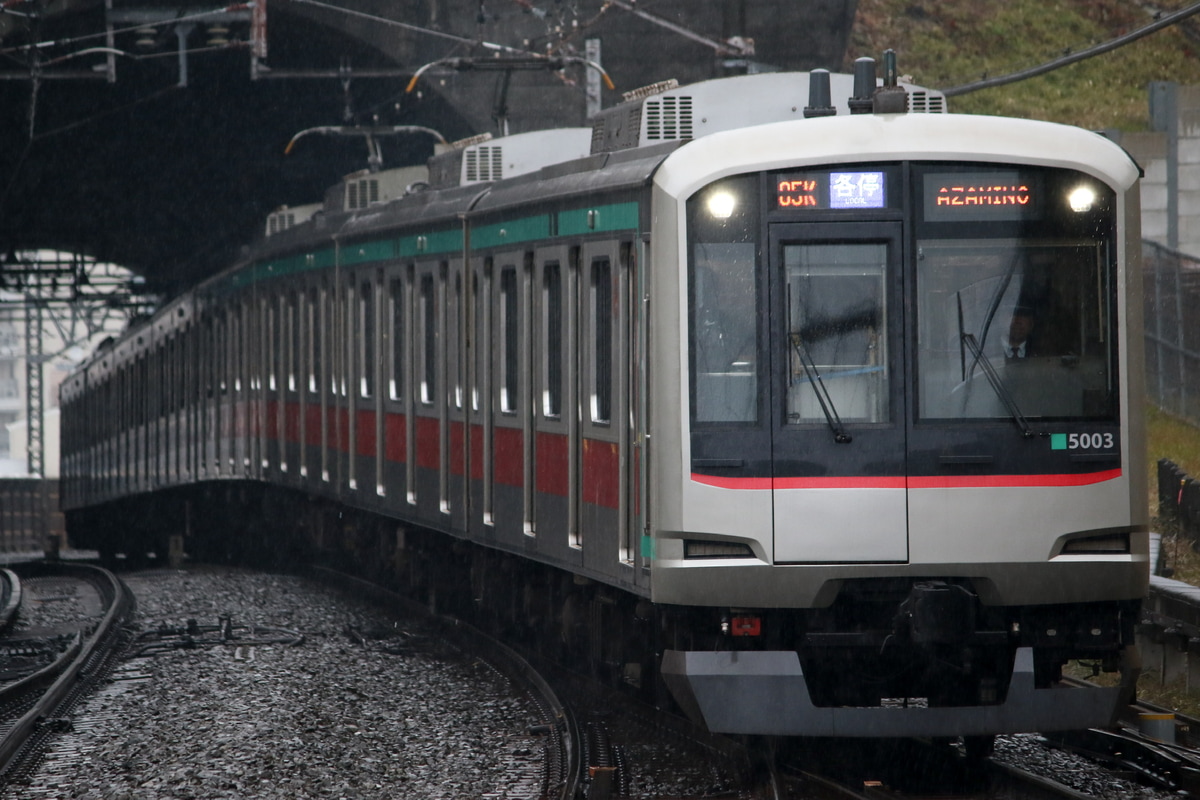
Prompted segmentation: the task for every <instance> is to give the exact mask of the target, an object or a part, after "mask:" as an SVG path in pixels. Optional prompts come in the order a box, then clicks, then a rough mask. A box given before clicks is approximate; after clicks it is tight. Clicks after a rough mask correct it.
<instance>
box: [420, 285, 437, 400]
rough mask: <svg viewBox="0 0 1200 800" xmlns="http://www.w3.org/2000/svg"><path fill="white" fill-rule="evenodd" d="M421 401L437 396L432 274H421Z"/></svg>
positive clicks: (435, 326)
mask: <svg viewBox="0 0 1200 800" xmlns="http://www.w3.org/2000/svg"><path fill="white" fill-rule="evenodd" d="M419 313H420V315H421V319H420V326H421V335H422V342H421V370H420V375H421V402H422V403H425V404H431V403H433V402H434V398H435V397H437V300H436V297H435V296H434V283H433V275H432V274H430V273H426V274H424V275H422V276H421V298H420V310H419Z"/></svg>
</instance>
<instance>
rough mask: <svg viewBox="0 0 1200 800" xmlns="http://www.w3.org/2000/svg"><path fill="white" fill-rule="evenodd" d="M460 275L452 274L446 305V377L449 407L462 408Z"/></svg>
mask: <svg viewBox="0 0 1200 800" xmlns="http://www.w3.org/2000/svg"><path fill="white" fill-rule="evenodd" d="M461 309H462V273H461V272H456V273H454V293H453V294H452V295H451V296H450V297H449V299H448V301H447V303H446V317H447V319H446V344H447V347H446V377H447V383H449V384H450V386H449V390H450V406H451V408H455V409H461V408H462V407H463V386H462V369H461V364H460V363H459V361H460V355H459V354H460V353H461V352H462V349H461V348H462V321H461V318H460V316H459V315H460V314H461V313H462V311H461Z"/></svg>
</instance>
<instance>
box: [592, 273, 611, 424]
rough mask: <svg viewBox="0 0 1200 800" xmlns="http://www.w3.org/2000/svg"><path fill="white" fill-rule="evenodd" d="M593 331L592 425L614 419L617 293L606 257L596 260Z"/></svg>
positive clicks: (593, 274)
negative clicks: (614, 341)
mask: <svg viewBox="0 0 1200 800" xmlns="http://www.w3.org/2000/svg"><path fill="white" fill-rule="evenodd" d="M588 292H589V294H590V295H591V298H590V299H591V303H590V305H591V315H590V316H591V329H590V330H589V331H588V334H589V336H588V338H589V340H590V346H591V356H592V365H591V366H592V385H591V395H592V422H608V421H610V420H611V419H612V358H613V302H612V301H613V291H612V264H611V262H610V261H609V260H608V258H607V257H605V258H596V259H593V260H592V270H591V281H590V286H589V289H588Z"/></svg>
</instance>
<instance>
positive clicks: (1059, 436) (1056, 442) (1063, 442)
mask: <svg viewBox="0 0 1200 800" xmlns="http://www.w3.org/2000/svg"><path fill="white" fill-rule="evenodd" d="M1050 449H1051V450H1066V449H1067V435H1066V434H1065V433H1052V434H1050Z"/></svg>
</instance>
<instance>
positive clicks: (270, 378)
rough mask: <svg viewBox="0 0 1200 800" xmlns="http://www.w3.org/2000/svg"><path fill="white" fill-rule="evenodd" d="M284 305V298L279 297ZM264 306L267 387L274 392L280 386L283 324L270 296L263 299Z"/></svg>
mask: <svg viewBox="0 0 1200 800" xmlns="http://www.w3.org/2000/svg"><path fill="white" fill-rule="evenodd" d="M279 301H280V304H281V305H282V301H283V298H282V297H280V298H279ZM263 307H264V308H265V309H266V313H265V314H263V316H264V317H265V320H266V323H267V331H268V337H267V341H268V349H267V389H268V390H270V391H272V392H274V391H277V390H278V388H279V381H278V376H279V364H280V352H281V349H280V342H281V341H282V340H283V326H282V325H281V324H279V323H280V322H281V321H282V319H281V318H280V319H277V318H276V315H277V314H278V313H279V312H278V311H277V310H276V308H275V303H273V302H272V301H271V299H270V298H268V299H266V300H264V301H263Z"/></svg>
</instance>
